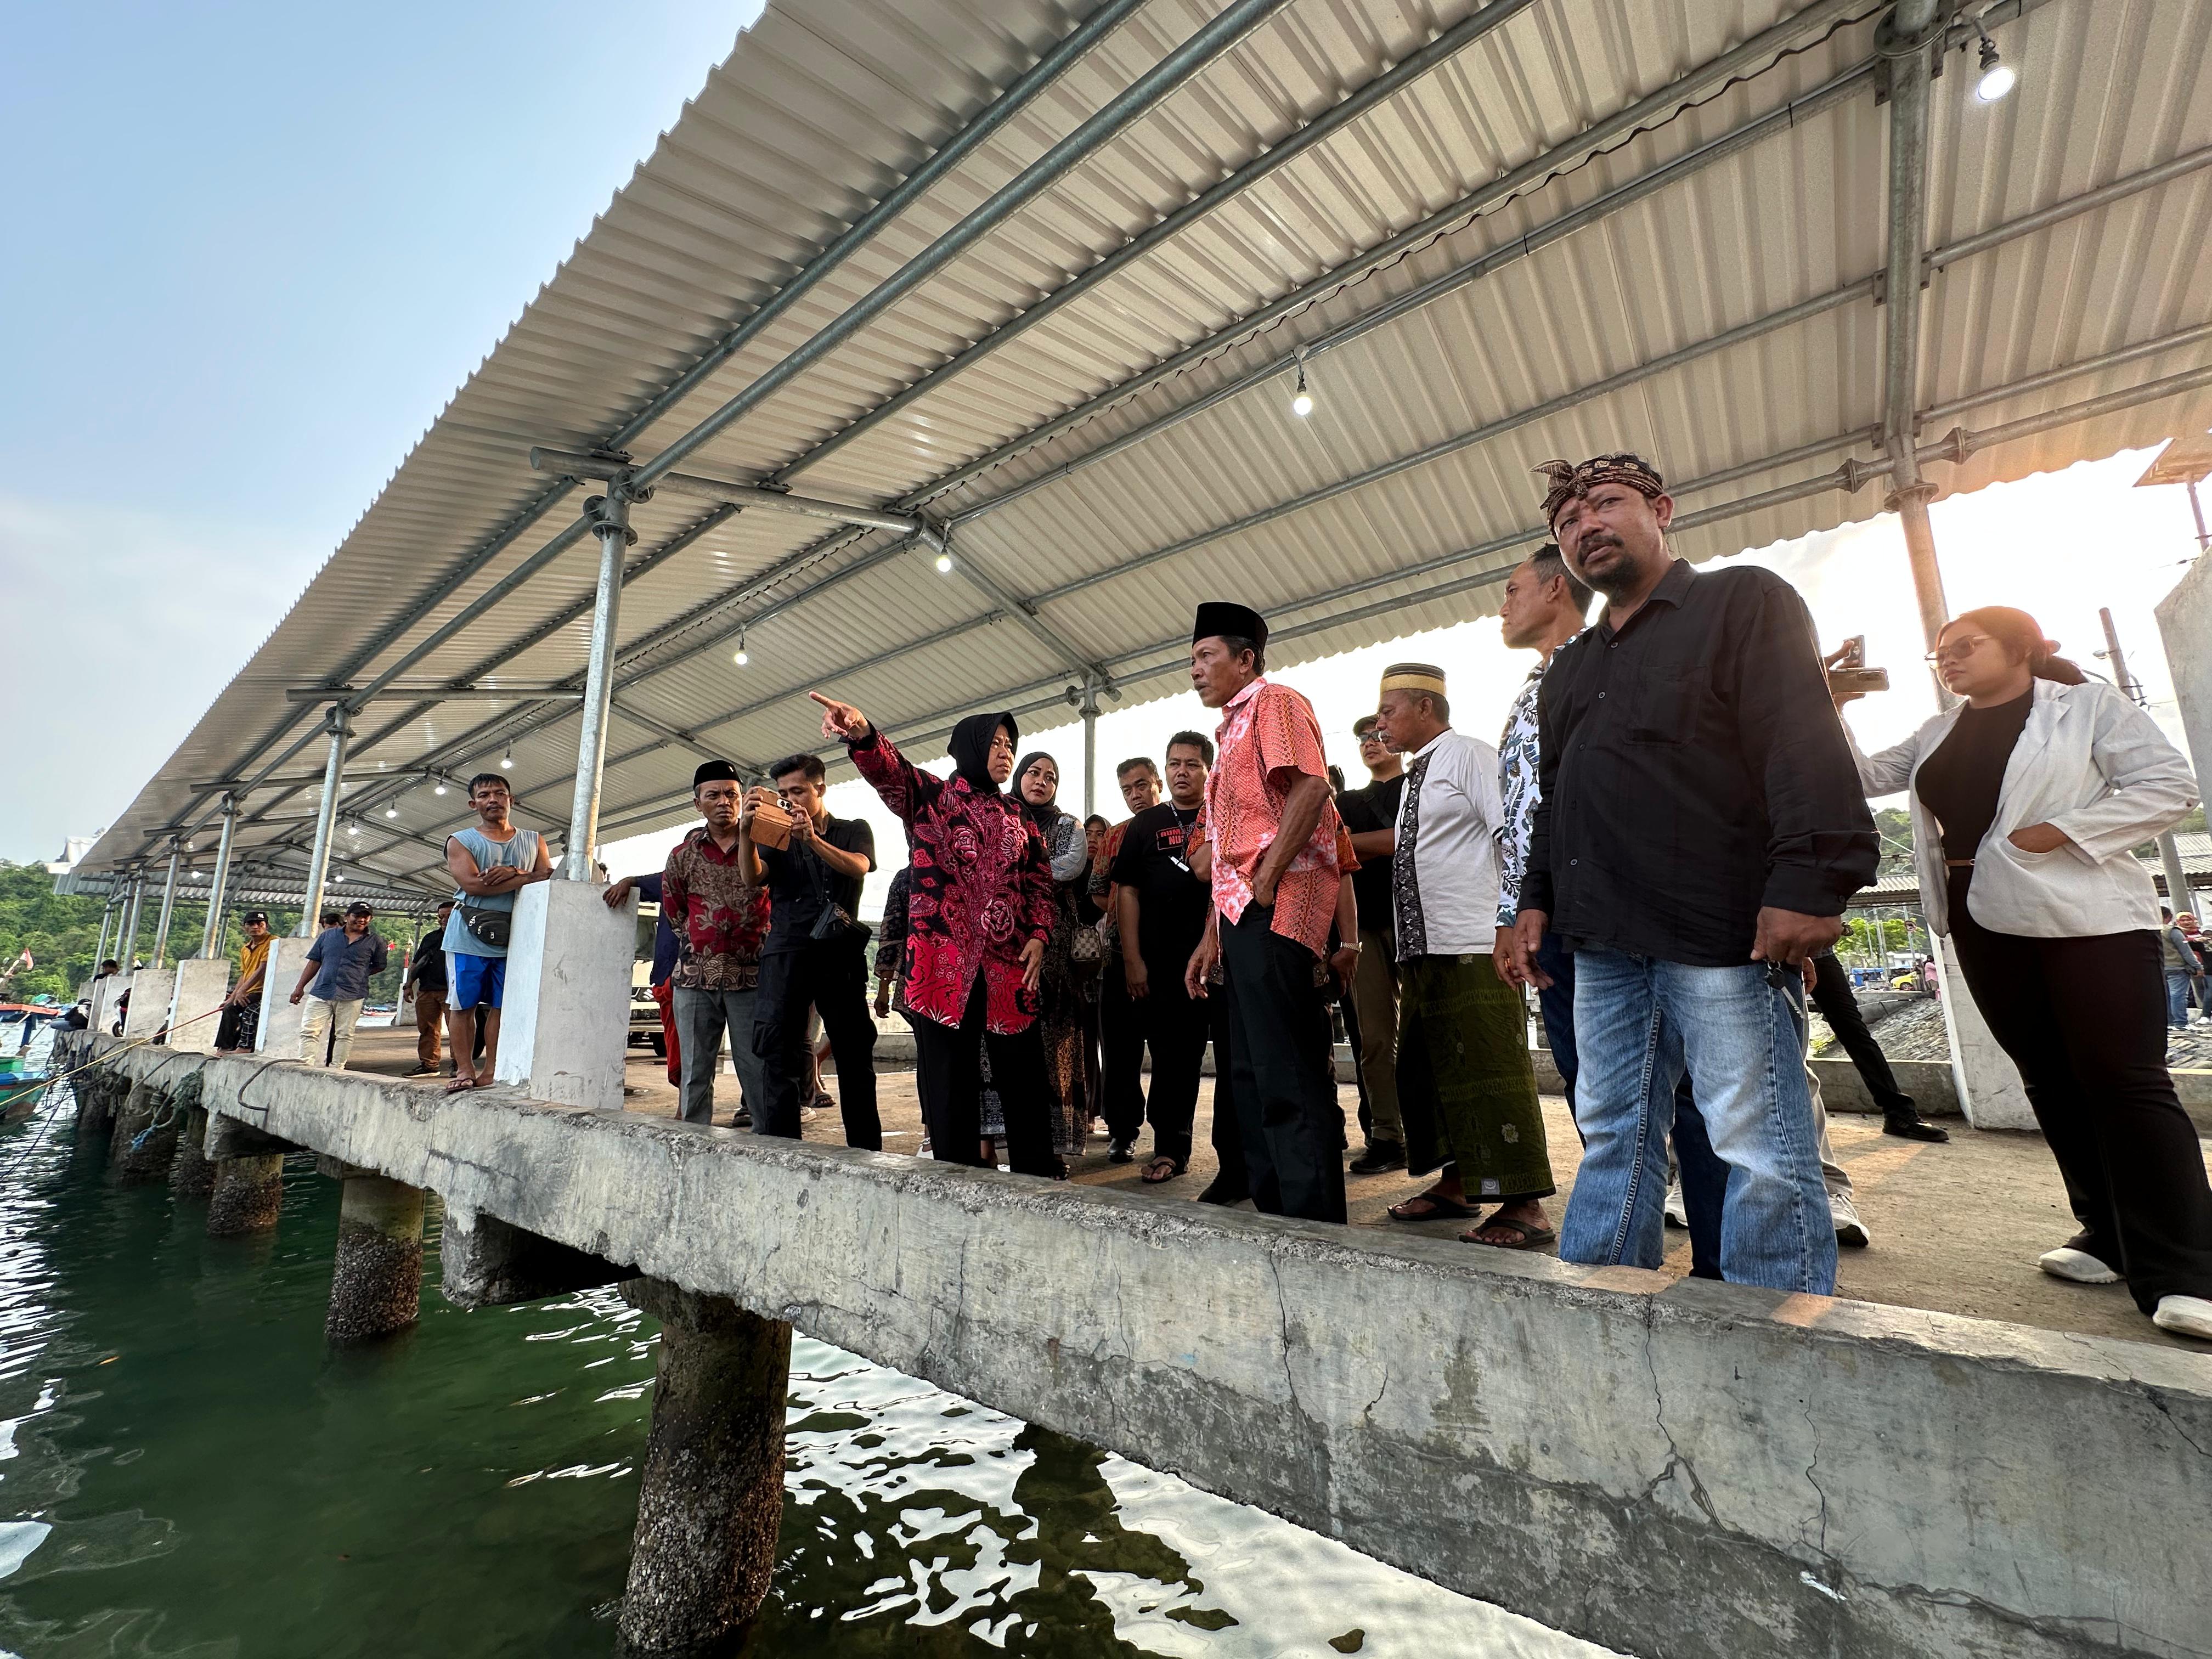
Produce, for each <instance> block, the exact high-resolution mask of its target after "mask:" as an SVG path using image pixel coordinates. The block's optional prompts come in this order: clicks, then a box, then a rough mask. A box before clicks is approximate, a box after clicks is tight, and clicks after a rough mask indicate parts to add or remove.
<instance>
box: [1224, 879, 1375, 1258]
mask: <svg viewBox="0 0 2212 1659" xmlns="http://www.w3.org/2000/svg"><path fill="white" fill-rule="evenodd" d="M1273 920H1274V913H1273V907H1272V906H1269V907H1262V906H1261V905H1257V904H1254V905H1248V906H1247V907H1246V908H1245V911H1244V915H1243V919H1242V920H1241V921H1233V922H1232V921H1230V920H1229V919H1228V918H1227V917H1223V918H1222V919H1221V977H1222V986H1221V993H1222V997H1223V1000H1224V1002H1225V1004H1226V1006H1227V1012H1228V1016H1229V1047H1230V1060H1231V1079H1232V1082H1233V1086H1234V1090H1235V1093H1236V1096H1237V1099H1236V1109H1237V1127H1238V1129H1239V1131H1240V1132H1241V1134H1240V1139H1242V1140H1243V1147H1244V1169H1245V1179H1246V1181H1247V1182H1248V1183H1249V1188H1250V1192H1251V1197H1252V1202H1253V1205H1254V1206H1255V1208H1257V1209H1259V1210H1261V1212H1264V1213H1266V1214H1268V1215H1293V1216H1302V1217H1304V1218H1306V1219H1308V1220H1310V1221H1342V1220H1343V1219H1344V1160H1343V1157H1342V1153H1343V1145H1344V1113H1343V1111H1342V1110H1341V1109H1340V1108H1339V1107H1338V1105H1337V1103H1336V1076H1335V1067H1334V1065H1333V1064H1332V1063H1331V1059H1332V1057H1331V1054H1330V1052H1329V1049H1330V1044H1329V1037H1330V1035H1331V1033H1330V1030H1329V1023H1328V1007H1327V1006H1326V1005H1325V1004H1324V1003H1323V1001H1322V994H1321V992H1320V991H1319V989H1317V988H1316V986H1315V985H1314V982H1313V970H1314V963H1315V957H1314V953H1313V952H1312V951H1309V950H1308V949H1306V947H1305V946H1304V945H1301V944H1299V943H1298V942H1297V940H1296V939H1285V938H1284V937H1283V936H1282V935H1281V934H1280V933H1276V932H1274V931H1273V928H1272V927H1271V926H1270V924H1271V923H1272V922H1273ZM1219 1115H1220V1113H1219V1108H1218V1104H1217V1107H1216V1109H1215V1120H1216V1121H1217V1122H1218V1121H1219Z"/></svg>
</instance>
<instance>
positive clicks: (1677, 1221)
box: [1667, 1181, 1690, 1227]
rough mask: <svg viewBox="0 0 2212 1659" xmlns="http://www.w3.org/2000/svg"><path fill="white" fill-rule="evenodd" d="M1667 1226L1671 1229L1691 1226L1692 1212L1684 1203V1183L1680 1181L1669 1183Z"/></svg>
mask: <svg viewBox="0 0 2212 1659" xmlns="http://www.w3.org/2000/svg"><path fill="white" fill-rule="evenodd" d="M1667 1225H1668V1226H1670V1227H1686V1226H1688V1225H1690V1212H1689V1210H1688V1208H1687V1207H1686V1206H1685V1205H1684V1204H1683V1202H1682V1183H1681V1182H1679V1181H1670V1182H1668V1183H1667Z"/></svg>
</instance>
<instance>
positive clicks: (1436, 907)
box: [1375, 663, 1554, 1250]
mask: <svg viewBox="0 0 2212 1659" xmlns="http://www.w3.org/2000/svg"><path fill="white" fill-rule="evenodd" d="M1375 715H1376V722H1377V724H1376V730H1377V731H1378V732H1381V734H1382V736H1383V741H1384V742H1386V743H1387V744H1389V746H1390V747H1391V748H1392V749H1394V750H1397V751H1398V752H1399V753H1400V754H1401V755H1403V756H1404V757H1406V787H1405V793H1404V794H1403V795H1402V797H1401V799H1400V801H1399V804H1398V826H1397V829H1398V839H1397V853H1396V856H1395V860H1393V862H1392V866H1391V908H1392V912H1393V919H1394V921H1395V936H1396V945H1397V957H1398V1007H1399V1013H1398V1108H1399V1111H1400V1113H1401V1115H1402V1116H1403V1118H1404V1120H1405V1126H1406V1167H1407V1169H1408V1170H1411V1171H1413V1173H1414V1174H1415V1175H1426V1174H1428V1173H1429V1172H1430V1171H1431V1170H1436V1171H1437V1182H1436V1184H1435V1185H1434V1186H1432V1187H1431V1188H1429V1189H1428V1191H1426V1192H1425V1193H1422V1194H1419V1196H1417V1197H1414V1198H1411V1199H1408V1200H1407V1201H1406V1202H1405V1203H1403V1204H1401V1205H1398V1206H1395V1208H1394V1209H1392V1210H1391V1212H1390V1214H1391V1217H1392V1218H1393V1219H1395V1220H1399V1221H1433V1220H1441V1219H1443V1218H1453V1219H1460V1218H1465V1219H1468V1220H1473V1219H1474V1218H1475V1214H1476V1211H1477V1209H1478V1207H1479V1206H1481V1205H1483V1204H1486V1203H1494V1204H1496V1205H1497V1206H1498V1208H1497V1209H1496V1210H1495V1211H1494V1212H1492V1214H1491V1215H1490V1216H1489V1218H1487V1219H1486V1220H1484V1221H1483V1222H1482V1223H1481V1224H1480V1225H1479V1226H1476V1227H1474V1228H1471V1229H1470V1230H1468V1231H1466V1232H1463V1233H1462V1234H1461V1235H1460V1237H1462V1239H1464V1240H1466V1241H1467V1242H1468V1243H1470V1244H1494V1245H1498V1246H1500V1247H1502V1248H1504V1249H1515V1250H1522V1249H1537V1248H1540V1247H1541V1246H1543V1245H1546V1244H1548V1243H1551V1242H1552V1240H1553V1236H1554V1235H1553V1231H1552V1229H1551V1225H1550V1224H1549V1223H1548V1221H1547V1219H1546V1218H1545V1215H1544V1202H1543V1201H1544V1200H1545V1199H1546V1198H1547V1196H1549V1195H1550V1194H1551V1193H1552V1192H1553V1190H1554V1188H1553V1182H1552V1166H1551V1160H1550V1157H1549V1154H1548V1150H1547V1147H1546V1146H1545V1142H1544V1114H1543V1109H1542V1108H1541V1106H1540V1105H1539V1104H1538V1103H1537V1100H1536V1074H1535V1072H1534V1068H1533V1067H1532V1066H1531V1065H1530V1064H1529V1060H1528V1011H1527V1008H1526V1006H1525V1005H1524V1004H1523V1003H1522V1000H1521V993H1520V992H1519V990H1517V989H1516V987H1513V986H1511V985H1510V984H1508V983H1506V982H1505V981H1504V980H1502V979H1500V978H1499V977H1498V969H1497V967H1496V964H1495V963H1492V960H1491V946H1492V943H1493V942H1494V940H1495V939H1496V936H1497V932H1498V827H1499V824H1500V823H1501V821H1502V818H1503V812H1502V811H1501V809H1500V807H1499V805H1498V751H1497V750H1495V749H1492V747H1491V746H1490V745H1489V744H1486V743H1484V742H1482V741H1480V739H1478V738H1470V737H1468V736H1467V735H1466V734H1465V733H1463V732H1455V731H1453V730H1452V729H1451V726H1450V720H1451V704H1450V702H1449V700H1448V699H1447V698H1446V696H1445V695H1444V675H1443V670H1442V669H1441V668H1435V667H1431V665H1428V664H1426V663H1400V664H1398V665H1395V666H1394V667H1392V668H1389V669H1386V670H1385V671H1383V695H1382V697H1381V699H1380V701H1379V702H1377V703H1376V710H1375Z"/></svg>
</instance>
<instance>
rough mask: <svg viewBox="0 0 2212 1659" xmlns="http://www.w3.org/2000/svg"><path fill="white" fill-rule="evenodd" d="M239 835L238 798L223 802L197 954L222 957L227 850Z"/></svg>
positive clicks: (227, 876)
mask: <svg viewBox="0 0 2212 1659" xmlns="http://www.w3.org/2000/svg"><path fill="white" fill-rule="evenodd" d="M237 835H238V797H237V796H235V795H225V796H224V797H223V798H222V840H220V841H219V842H216V848H215V874H214V876H213V877H212V878H210V880H209V882H208V901H207V904H208V908H207V920H206V921H204V922H203V923H201V924H200V954H201V955H202V956H203V957H218V956H221V955H222V907H223V902H224V899H225V896H226V895H227V894H228V891H229V889H230V848H231V843H232V842H234V840H236V838H237Z"/></svg>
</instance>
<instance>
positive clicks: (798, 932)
mask: <svg viewBox="0 0 2212 1659" xmlns="http://www.w3.org/2000/svg"><path fill="white" fill-rule="evenodd" d="M769 776H770V777H771V778H773V779H774V780H775V788H774V789H773V790H769V789H763V788H761V787H758V786H757V785H756V786H755V787H752V788H750V789H749V790H747V791H746V792H745V799H744V807H743V810H742V811H740V812H739V813H738V860H739V862H740V864H741V865H742V866H743V867H744V872H745V878H746V879H747V880H748V881H750V882H754V883H757V884H763V885H765V886H766V887H767V888H768V891H769V930H768V938H767V940H766V941H765V942H764V943H763V945H762V946H761V960H760V995H759V998H758V1000H757V1002H756V1003H755V1005H754V1017H755V1020H756V1024H755V1025H754V1028H753V1041H754V1044H755V1048H756V1051H757V1053H758V1054H759V1055H760V1057H761V1059H762V1060H763V1063H764V1064H763V1069H764V1070H765V1072H766V1073H767V1076H766V1079H765V1082H766V1093H767V1107H766V1109H765V1110H764V1111H756V1112H755V1113H754V1115H753V1119H754V1121H753V1128H754V1131H755V1133H759V1134H764V1135H782V1136H785V1137H786V1138H787V1139H792V1140H797V1139H799V1106H800V1104H801V1103H800V1101H799V1084H800V1081H801V1079H804V1078H805V1076H806V1075H807V1065H806V1047H807V1044H806V1011H807V1009H808V1008H809V1007H811V1008H814V1009H815V1010H817V1012H820V1014H821V1016H822V1029H823V1030H824V1031H825V1032H827V1033H828V1034H829V1052H830V1055H831V1057H832V1059H833V1060H835V1061H836V1066H837V1105H838V1109H839V1110H840V1111H841V1112H842V1114H843V1116H844V1119H845V1144H846V1145H847V1146H864V1147H866V1148H867V1149H868V1150H869V1151H871V1152H881V1151H882V1150H883V1146H884V1128H883V1120H882V1119H881V1118H880V1117H879V1116H878V1115H877V1111H876V1061H875V1053H876V1027H875V1022H874V1021H873V1020H872V1019H870V1018H868V961H867V943H868V930H867V929H866V927H862V926H861V925H860V922H859V921H857V920H856V919H855V918H856V917H857V916H858V915H859V912H860V886H861V884H862V883H863V882H864V881H865V880H866V878H867V874H868V872H869V871H871V870H872V869H873V868H875V863H876V836H875V831H873V830H872V829H870V828H869V827H868V825H867V823H866V820H864V819H860V818H838V817H831V816H830V815H829V807H828V806H827V805H825V804H824V802H823V795H824V793H826V791H827V787H828V782H829V774H828V772H827V771H826V770H825V769H824V768H823V764H822V759H821V757H820V756H818V755H810V754H799V755H792V756H789V757H786V758H785V759H783V760H780V761H778V762H777V763H775V765H774V766H772V767H770V768H769ZM784 819H788V822H787V823H785V822H782V821H781V820H784ZM771 826H773V833H772V834H771V833H770V827H771ZM756 830H758V831H760V833H759V834H756ZM779 842H780V843H781V844H778V843H779Z"/></svg>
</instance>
